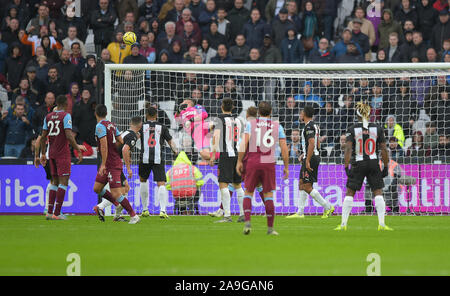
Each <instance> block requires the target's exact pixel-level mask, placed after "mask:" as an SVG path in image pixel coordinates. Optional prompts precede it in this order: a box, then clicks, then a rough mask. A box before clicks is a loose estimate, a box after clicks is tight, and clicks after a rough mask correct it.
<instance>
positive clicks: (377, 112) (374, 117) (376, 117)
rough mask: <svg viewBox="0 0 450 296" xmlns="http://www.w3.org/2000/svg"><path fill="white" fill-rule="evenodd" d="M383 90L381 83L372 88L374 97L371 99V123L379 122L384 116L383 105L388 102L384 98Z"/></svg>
mask: <svg viewBox="0 0 450 296" xmlns="http://www.w3.org/2000/svg"><path fill="white" fill-rule="evenodd" d="M382 92H383V89H382V88H381V83H380V82H378V81H377V82H375V84H374V85H373V87H372V93H373V94H372V97H371V98H370V107H371V111H370V122H379V121H381V119H382V116H383V104H384V105H385V104H386V102H385V101H384V98H383V93H382Z"/></svg>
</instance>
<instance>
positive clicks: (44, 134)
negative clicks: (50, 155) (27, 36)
mask: <svg viewBox="0 0 450 296" xmlns="http://www.w3.org/2000/svg"><path fill="white" fill-rule="evenodd" d="M47 135H48V130H47V129H43V130H42V135H41V136H40V137H41V138H40V139H39V146H40V149H39V151H45V139H47ZM36 143H37V142H36ZM36 155H37V154H36ZM40 163H41V164H42V166H45V165H46V163H47V157H46V156H45V153H42V155H41V157H40Z"/></svg>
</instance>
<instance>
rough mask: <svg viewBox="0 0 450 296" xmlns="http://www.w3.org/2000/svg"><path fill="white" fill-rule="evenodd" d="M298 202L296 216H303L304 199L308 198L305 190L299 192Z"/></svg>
mask: <svg viewBox="0 0 450 296" xmlns="http://www.w3.org/2000/svg"><path fill="white" fill-rule="evenodd" d="M299 193H300V202H299V205H298V211H297V214H299V215H303V214H304V211H305V207H306V199H307V198H308V193H306V191H305V190H300V192H299Z"/></svg>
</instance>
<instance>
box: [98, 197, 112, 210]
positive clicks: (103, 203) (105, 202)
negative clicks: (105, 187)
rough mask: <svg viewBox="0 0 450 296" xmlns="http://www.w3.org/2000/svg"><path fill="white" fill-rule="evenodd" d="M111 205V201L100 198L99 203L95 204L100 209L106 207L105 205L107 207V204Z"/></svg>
mask: <svg viewBox="0 0 450 296" xmlns="http://www.w3.org/2000/svg"><path fill="white" fill-rule="evenodd" d="M111 205H112V202H110V201H109V200H107V199H104V198H102V202H101V203H99V204H98V205H97V206H98V207H99V208H100V209H102V210H104V209H105V208H107V207H109V206H111Z"/></svg>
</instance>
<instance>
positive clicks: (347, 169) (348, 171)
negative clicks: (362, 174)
mask: <svg viewBox="0 0 450 296" xmlns="http://www.w3.org/2000/svg"><path fill="white" fill-rule="evenodd" d="M350 172H351V170H350V168H349V167H346V168H345V173H346V174H347V177H350Z"/></svg>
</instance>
